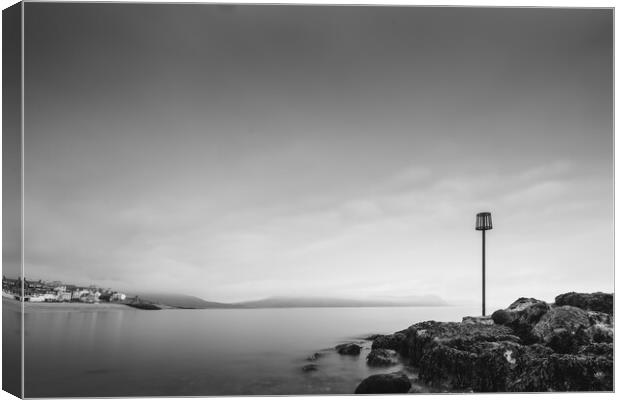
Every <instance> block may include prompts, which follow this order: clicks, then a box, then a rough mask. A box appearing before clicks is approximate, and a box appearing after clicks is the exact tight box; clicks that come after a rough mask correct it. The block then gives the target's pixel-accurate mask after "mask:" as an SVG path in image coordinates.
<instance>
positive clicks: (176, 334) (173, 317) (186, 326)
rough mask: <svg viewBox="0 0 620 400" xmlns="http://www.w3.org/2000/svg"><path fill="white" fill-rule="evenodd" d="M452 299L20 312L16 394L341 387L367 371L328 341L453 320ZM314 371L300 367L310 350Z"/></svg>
mask: <svg viewBox="0 0 620 400" xmlns="http://www.w3.org/2000/svg"><path fill="white" fill-rule="evenodd" d="M476 311H477V310H474V309H472V308H459V307H395V308H385V307H384V308H292V309H251V310H215V309H213V310H161V311H142V310H134V309H130V308H127V309H118V308H112V309H94V308H93V309H81V310H73V311H67V310H64V311H63V310H60V309H59V311H49V310H45V311H44V312H37V311H36V310H33V311H31V312H28V313H26V315H25V321H24V324H25V333H26V337H25V352H24V357H25V379H24V385H25V394H26V396H27V397H60V396H75V397H89V396H99V397H101V396H136V395H142V396H184V395H195V396H208V395H251V394H261V395H268V394H274V395H277V394H330V393H331V394H341V393H344V394H350V393H353V391H354V390H355V387H356V386H357V385H358V384H359V382H360V381H361V380H362V379H364V378H365V377H367V376H368V375H371V374H373V373H379V372H384V371H392V370H399V369H401V368H402V367H401V366H396V367H391V368H370V367H368V366H367V365H366V363H365V356H366V354H367V353H368V352H369V351H370V349H369V347H370V342H365V343H364V350H363V352H362V354H361V355H360V356H359V357H351V356H340V355H339V354H337V353H335V352H334V351H333V350H331V349H332V348H333V347H334V346H335V345H337V344H339V343H343V342H347V341H357V340H360V339H361V338H363V337H365V336H367V335H369V334H373V333H392V332H395V331H397V330H401V329H404V328H406V327H407V326H409V325H411V324H413V323H415V322H419V321H424V320H431V319H434V320H437V321H460V320H461V318H462V317H463V316H464V315H472V314H475V313H476ZM321 350H323V351H322V353H323V356H322V357H320V358H319V359H318V360H317V361H315V362H313V363H315V364H317V365H318V371H315V372H303V371H302V370H301V368H302V366H304V365H306V364H308V363H310V362H309V361H307V360H306V358H307V357H308V356H310V355H312V354H314V353H315V352H321Z"/></svg>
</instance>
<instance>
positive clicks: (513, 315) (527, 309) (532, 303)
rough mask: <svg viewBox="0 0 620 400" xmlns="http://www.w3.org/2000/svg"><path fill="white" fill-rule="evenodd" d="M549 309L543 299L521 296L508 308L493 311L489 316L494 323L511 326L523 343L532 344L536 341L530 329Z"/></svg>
mask: <svg viewBox="0 0 620 400" xmlns="http://www.w3.org/2000/svg"><path fill="white" fill-rule="evenodd" d="M549 309H550V307H549V304H547V303H545V302H544V301H541V300H537V299H534V298H525V297H521V298H519V299H517V300H516V301H515V302H514V303H512V304H511V305H510V306H508V308H506V309H504V310H498V311H495V312H494V313H493V314H492V315H491V318H492V319H493V322H495V323H496V324H498V325H504V326H507V327H509V328H511V329H512V330H513V331H514V333H515V334H516V335H517V336H519V337H520V338H521V340H522V341H523V343H525V344H532V343H535V342H536V341H537V338H536V336H535V335H533V334H532V329H533V328H534V326H535V325H536V324H537V323H538V321H539V320H540V319H541V318H542V316H543V315H545V314H546V313H547V311H549Z"/></svg>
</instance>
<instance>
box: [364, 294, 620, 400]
mask: <svg viewBox="0 0 620 400" xmlns="http://www.w3.org/2000/svg"><path fill="white" fill-rule="evenodd" d="M582 299H583V298H582ZM571 301H572V300H571ZM561 302H562V301H560V303H561ZM584 302H585V300H584ZM588 304H589V305H587V307H590V308H593V307H592V304H598V303H596V301H594V300H590V303H588ZM583 307H584V308H579V307H575V306H570V305H557V304H553V305H549V304H547V303H545V302H543V301H540V300H537V299H533V298H520V299H518V300H517V301H515V302H514V303H512V304H511V305H510V306H509V307H508V308H506V309H503V310H498V311H496V312H494V313H493V315H492V316H491V319H490V320H489V319H488V318H480V317H465V318H463V322H461V323H455V322H435V321H426V322H420V323H417V324H415V325H412V326H410V327H409V328H407V329H406V330H403V331H400V332H396V333H395V334H393V335H382V336H377V337H376V338H375V339H374V341H373V345H372V348H373V352H375V354H377V355H379V354H381V355H382V354H384V353H383V352H381V353H379V350H383V351H391V350H395V351H396V352H397V353H399V355H400V356H403V357H404V358H405V359H407V360H408V361H409V362H410V363H411V365H412V366H413V367H417V371H418V376H419V382H420V383H421V384H424V385H431V386H432V391H433V392H436V391H441V390H447V391H450V392H471V391H474V392H504V391H525V392H541V391H542V392H547V391H612V390H613V338H614V325H613V324H614V318H613V315H610V314H607V313H604V312H602V311H598V310H591V309H588V308H587V307H586V305H583ZM594 307H595V308H596V307H598V306H594ZM599 308H600V307H599ZM487 321H493V323H492V324H491V323H488V322H487ZM369 357H370V355H369ZM410 384H411V383H410ZM411 386H412V387H413V386H415V385H414V384H411ZM360 390H361V389H360ZM364 390H365V389H364ZM418 390H419V388H418V387H417V386H416V387H415V388H413V389H410V391H411V392H417V391H418ZM356 393H357V392H356ZM368 393H370V392H368ZM374 393H379V392H374Z"/></svg>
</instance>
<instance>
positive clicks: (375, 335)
mask: <svg viewBox="0 0 620 400" xmlns="http://www.w3.org/2000/svg"><path fill="white" fill-rule="evenodd" d="M379 336H383V335H381V334H378V333H377V334H373V335H370V336H366V337H365V338H364V340H370V341H371V342H372V341H373V340H375V339H376V338H378V337H379Z"/></svg>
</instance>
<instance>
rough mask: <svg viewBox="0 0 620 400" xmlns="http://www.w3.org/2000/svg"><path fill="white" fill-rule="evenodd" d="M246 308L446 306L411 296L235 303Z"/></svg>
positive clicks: (281, 298)
mask: <svg viewBox="0 0 620 400" xmlns="http://www.w3.org/2000/svg"><path fill="white" fill-rule="evenodd" d="M235 305H238V306H242V307H244V308H301V307H415V306H417V307H423V306H426V307H430V306H446V305H448V304H447V303H446V302H445V301H444V300H442V299H441V298H439V297H437V296H411V297H402V298H398V297H394V298H382V299H364V300H360V299H343V298H330V297H269V298H266V299H262V300H256V301H246V302H241V303H235Z"/></svg>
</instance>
